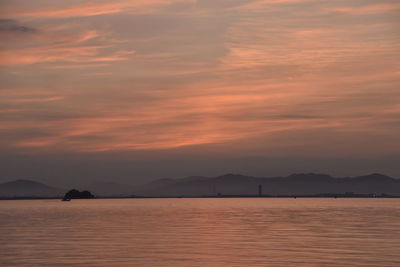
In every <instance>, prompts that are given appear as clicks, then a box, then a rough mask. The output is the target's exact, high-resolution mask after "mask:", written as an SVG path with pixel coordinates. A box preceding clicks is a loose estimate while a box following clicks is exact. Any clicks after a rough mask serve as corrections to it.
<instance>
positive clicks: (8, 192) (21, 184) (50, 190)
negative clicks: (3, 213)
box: [0, 180, 64, 197]
mask: <svg viewBox="0 0 400 267" xmlns="http://www.w3.org/2000/svg"><path fill="white" fill-rule="evenodd" d="M63 192H64V190H63V189H60V188H56V187H51V186H48V185H45V184H43V183H39V182H35V181H31V180H16V181H11V182H6V183H2V184H0V197H59V196H61V195H62V194H63Z"/></svg>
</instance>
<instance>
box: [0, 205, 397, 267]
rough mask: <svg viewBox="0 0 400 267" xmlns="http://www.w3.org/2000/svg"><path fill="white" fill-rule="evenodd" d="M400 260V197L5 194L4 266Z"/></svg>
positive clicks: (0, 218) (0, 261)
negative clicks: (63, 197) (64, 198)
mask: <svg viewBox="0 0 400 267" xmlns="http://www.w3.org/2000/svg"><path fill="white" fill-rule="evenodd" d="M66 264H72V265H73V266H350V265H351V266H396V267H397V266H400V199H270V198H261V199H257V198H254V199H112V200H111V199H110V200H106V199H102V200H98V199H96V200H73V201H71V202H61V201H59V200H27V201H25V200H20V201H0V265H1V266H51V267H53V266H63V265H66Z"/></svg>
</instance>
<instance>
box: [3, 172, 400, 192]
mask: <svg viewBox="0 0 400 267" xmlns="http://www.w3.org/2000/svg"><path fill="white" fill-rule="evenodd" d="M259 185H262V192H263V194H264V195H317V194H345V193H354V194H376V195H381V194H388V195H394V196H400V179H395V178H392V177H389V176H386V175H383V174H378V173H374V174H370V175H365V176H358V177H342V178H337V177H332V176H330V175H326V174H315V173H300V174H292V175H289V176H285V177H269V178H268V177H252V176H245V175H241V174H225V175H221V176H216V177H202V176H190V177H185V178H181V179H170V178H168V179H159V180H155V181H152V182H149V183H147V184H144V185H141V186H129V185H122V184H117V183H113V182H101V183H97V184H96V183H95V184H92V185H91V186H89V187H87V188H85V190H86V189H88V190H90V191H91V192H94V194H95V195H98V196H102V197H123V196H132V195H137V196H213V195H218V194H222V195H257V194H258V186H259ZM107 188H108V189H109V190H107ZM92 189H93V190H92ZM65 191H66V190H63V189H59V188H55V187H51V186H48V185H45V184H43V183H39V182H35V181H30V180H16V181H11V182H7V183H3V184H0V197H2V198H13V197H61V196H63V195H64V193H65Z"/></svg>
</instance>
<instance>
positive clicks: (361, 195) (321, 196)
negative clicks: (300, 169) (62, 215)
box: [0, 194, 400, 200]
mask: <svg viewBox="0 0 400 267" xmlns="http://www.w3.org/2000/svg"><path fill="white" fill-rule="evenodd" d="M135 198H136V199H146V198H160V199H161V198H295V199H296V198H333V199H336V198H400V196H395V195H388V194H381V195H373V194H321V195H319V194H318V195H262V196H258V195H209V196H99V197H95V198H91V199H135ZM45 199H49V200H50V199H60V200H61V199H62V197H0V200H45ZM81 199H83V198H81ZM73 200H76V199H73Z"/></svg>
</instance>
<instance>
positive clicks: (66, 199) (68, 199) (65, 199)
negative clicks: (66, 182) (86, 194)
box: [61, 198, 71, 201]
mask: <svg viewBox="0 0 400 267" xmlns="http://www.w3.org/2000/svg"><path fill="white" fill-rule="evenodd" d="M61 201H71V199H70V198H63V199H61Z"/></svg>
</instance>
